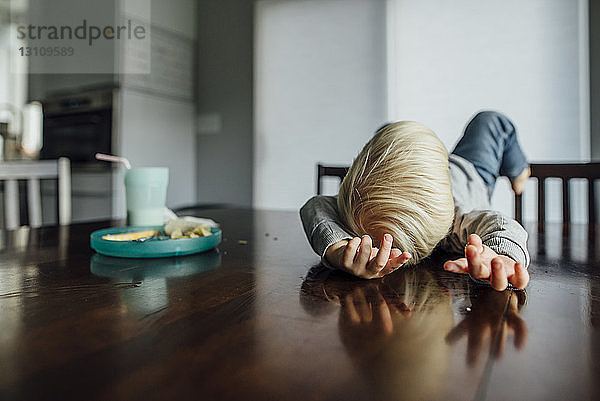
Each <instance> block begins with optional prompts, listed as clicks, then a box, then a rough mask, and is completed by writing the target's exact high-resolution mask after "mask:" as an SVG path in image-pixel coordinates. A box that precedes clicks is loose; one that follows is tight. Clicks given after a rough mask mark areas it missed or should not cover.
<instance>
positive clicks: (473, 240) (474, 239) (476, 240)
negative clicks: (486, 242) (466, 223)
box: [469, 234, 483, 252]
mask: <svg viewBox="0 0 600 401" xmlns="http://www.w3.org/2000/svg"><path fill="white" fill-rule="evenodd" d="M469 244H470V245H473V246H475V247H476V248H477V249H478V250H479V252H483V243H482V242H481V237H480V236H479V235H477V234H471V235H469Z"/></svg>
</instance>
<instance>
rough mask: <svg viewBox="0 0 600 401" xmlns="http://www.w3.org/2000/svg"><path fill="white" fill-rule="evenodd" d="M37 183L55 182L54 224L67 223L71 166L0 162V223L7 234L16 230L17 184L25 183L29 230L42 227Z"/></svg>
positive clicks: (64, 163) (58, 162)
mask: <svg viewBox="0 0 600 401" xmlns="http://www.w3.org/2000/svg"><path fill="white" fill-rule="evenodd" d="M41 179H57V180H58V191H57V192H58V202H57V204H58V222H59V224H60V225H67V224H70V223H71V165H70V162H69V159H67V158H64V157H62V158H60V159H58V160H39V161H10V162H0V181H4V209H5V210H4V216H5V219H4V222H5V228H6V229H7V230H14V229H16V228H18V227H19V226H20V221H19V220H20V218H19V216H20V212H19V180H27V206H28V211H29V226H31V227H40V226H41V225H42V200H41V192H40V180H41Z"/></svg>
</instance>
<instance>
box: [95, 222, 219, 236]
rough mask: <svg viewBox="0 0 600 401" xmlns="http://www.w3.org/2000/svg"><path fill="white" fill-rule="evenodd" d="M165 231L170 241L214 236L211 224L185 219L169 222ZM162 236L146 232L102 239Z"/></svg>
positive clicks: (149, 231)
mask: <svg viewBox="0 0 600 401" xmlns="http://www.w3.org/2000/svg"><path fill="white" fill-rule="evenodd" d="M163 231H164V234H165V235H166V236H168V237H170V239H181V238H199V237H206V236H209V235H212V232H211V231H210V225H209V224H205V223H198V222H192V221H188V220H183V219H174V220H171V221H169V222H167V224H165V226H164V228H163ZM160 235H162V233H161V232H160V231H159V230H144V231H135V232H129V233H123V234H107V235H104V236H102V239H105V240H109V241H140V240H144V239H149V238H154V237H159V236H160ZM161 239H163V238H161Z"/></svg>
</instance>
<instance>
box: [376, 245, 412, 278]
mask: <svg viewBox="0 0 600 401" xmlns="http://www.w3.org/2000/svg"><path fill="white" fill-rule="evenodd" d="M394 250H397V251H398V252H400V250H398V249H396V248H394ZM410 258H412V255H411V254H410V253H408V252H401V253H400V254H397V256H396V257H391V255H390V258H389V259H388V261H387V263H386V265H385V267H384V268H383V270H381V271H380V272H379V274H378V276H379V277H383V276H385V275H387V274H390V273H391V272H393V271H395V270H397V269H398V268H399V267H401V266H402V265H403V264H405V263H406V262H408V261H409V259H410Z"/></svg>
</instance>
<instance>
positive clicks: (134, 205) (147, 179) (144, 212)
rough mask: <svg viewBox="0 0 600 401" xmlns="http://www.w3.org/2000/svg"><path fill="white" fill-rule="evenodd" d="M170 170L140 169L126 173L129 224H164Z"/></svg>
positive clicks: (163, 168)
mask: <svg viewBox="0 0 600 401" xmlns="http://www.w3.org/2000/svg"><path fill="white" fill-rule="evenodd" d="M168 183H169V169H168V168H167V167H140V168H134V169H131V170H127V171H125V193H126V199H127V224H128V225H130V226H160V225H162V224H163V223H164V222H163V215H164V208H165V202H166V199H167V185H168Z"/></svg>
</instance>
